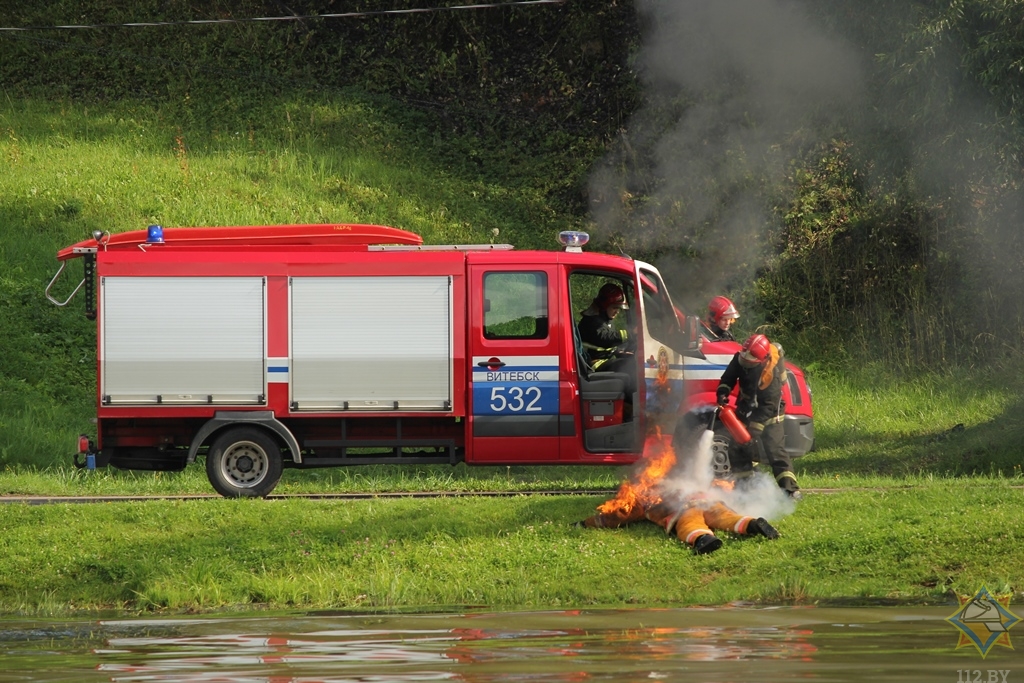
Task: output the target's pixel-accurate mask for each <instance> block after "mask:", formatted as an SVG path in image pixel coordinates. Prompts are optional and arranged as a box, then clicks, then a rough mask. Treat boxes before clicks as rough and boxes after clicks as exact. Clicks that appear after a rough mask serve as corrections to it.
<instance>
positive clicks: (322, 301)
mask: <svg viewBox="0 0 1024 683" xmlns="http://www.w3.org/2000/svg"><path fill="white" fill-rule="evenodd" d="M451 300H452V294H451V278H449V277H447V276H437V277H435V276H423V277H418V276H410V277H294V278H292V279H291V311H292V321H291V349H292V386H291V390H292V407H293V410H300V411H301V410H311V411H332V412H333V411H343V410H362V411H393V410H403V411H404V410H411V411H419V410H439V411H450V410H451V409H452V407H451V403H452V388H451V387H452V360H451V353H452V329H451V328H452V316H451V307H452V303H451Z"/></svg>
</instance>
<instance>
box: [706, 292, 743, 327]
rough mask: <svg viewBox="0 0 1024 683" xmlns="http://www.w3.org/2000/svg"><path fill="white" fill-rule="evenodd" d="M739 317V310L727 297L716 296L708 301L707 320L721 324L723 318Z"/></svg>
mask: <svg viewBox="0 0 1024 683" xmlns="http://www.w3.org/2000/svg"><path fill="white" fill-rule="evenodd" d="M738 317H740V314H739V311H737V310H736V307H735V306H734V305H733V303H732V302H731V301H729V299H727V298H725V297H724V296H716V297H715V298H714V299H712V300H711V301H710V302H708V320H710V321H711V322H713V323H714V324H716V325H718V326H719V327H721V326H722V321H723V320H735V319H736V318H738Z"/></svg>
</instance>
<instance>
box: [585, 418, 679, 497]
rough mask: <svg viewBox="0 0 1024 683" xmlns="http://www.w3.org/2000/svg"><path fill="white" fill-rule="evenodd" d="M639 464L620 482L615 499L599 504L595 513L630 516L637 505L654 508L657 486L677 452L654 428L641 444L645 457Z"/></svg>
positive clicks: (674, 461)
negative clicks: (639, 465) (637, 468)
mask: <svg viewBox="0 0 1024 683" xmlns="http://www.w3.org/2000/svg"><path fill="white" fill-rule="evenodd" d="M640 462H641V463H644V464H643V466H642V468H641V469H640V471H639V472H638V473H637V474H634V475H633V476H632V477H630V478H629V479H627V480H626V481H624V482H622V485H621V486H619V491H618V493H616V494H615V497H614V498H612V499H611V500H609V501H607V502H605V503H602V504H601V505H599V506H598V507H597V511H598V512H600V513H602V514H608V513H613V512H622V513H629V511H630V510H632V509H633V508H634V507H636V506H637V505H642V506H644V507H649V506H651V505H656V504H657V503H658V502H659V501H660V500H661V494H660V493H659V492H658V483H659V482H660V481H661V480H662V479H664V478H665V475H666V474H668V472H669V470H671V469H672V466H673V465H675V464H676V452H675V449H673V448H672V440H671V439H670V438H665V437H664V436H662V433H661V429H659V428H655V430H654V432H653V433H652V434H650V435H649V436H648V437H647V441H645V442H644V455H643V458H642V459H641V461H640Z"/></svg>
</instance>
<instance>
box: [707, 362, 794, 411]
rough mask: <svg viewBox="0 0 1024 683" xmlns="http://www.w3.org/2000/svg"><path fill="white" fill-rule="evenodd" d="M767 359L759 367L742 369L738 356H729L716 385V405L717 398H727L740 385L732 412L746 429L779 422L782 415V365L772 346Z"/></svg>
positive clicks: (784, 405)
mask: <svg viewBox="0 0 1024 683" xmlns="http://www.w3.org/2000/svg"><path fill="white" fill-rule="evenodd" d="M770 353H771V355H770V357H769V358H768V359H767V360H766V361H765V362H764V363H763V364H761V365H755V366H754V367H752V368H746V367H743V365H742V364H741V363H740V354H739V353H736V354H735V355H733V357H732V360H731V361H729V365H728V366H727V367H726V368H725V372H724V373H723V374H722V379H721V381H720V382H719V384H718V392H717V393H718V396H719V403H721V402H722V400H721V397H723V396H725V397H728V396H729V394H731V393H732V390H733V387H735V386H736V384H737V382H738V383H739V385H740V395H739V399H738V400H737V401H736V412H737V413H739V415H740V416H741V417H745V418H746V421H747V422H748V424H749V426H753V427H755V429H756V428H757V426H758V425H760V426H761V427H762V428H763V427H764V426H765V425H766V424H769V423H770V422H771V421H773V420H775V421H780V422H781V420H782V416H784V415H785V413H786V404H785V402H784V401H783V400H782V382H783V380H784V379H785V378H784V375H785V372H786V370H785V365H784V364H783V362H782V357H781V355H780V354H779V349H778V347H777V346H776V345H774V344H772V346H771V350H770Z"/></svg>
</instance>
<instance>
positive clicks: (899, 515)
mask: <svg viewBox="0 0 1024 683" xmlns="http://www.w3.org/2000/svg"><path fill="white" fill-rule="evenodd" d="M602 500H603V498H602V497H586V496H584V497H567V496H543V497H530V496H522V497H513V498H507V499H500V500H494V499H486V500H485V499H457V498H449V499H431V500H410V499H386V500H360V501H344V502H338V501H306V500H289V501H261V500H223V499H213V500H200V501H151V502H144V503H115V504H104V505H50V506H28V505H7V506H5V507H4V508H2V510H0V551H2V552H0V612H2V613H34V614H42V613H68V612H75V611H80V610H99V609H121V610H128V611H148V610H158V611H165V610H170V611H182V610H185V611H196V610H223V609H228V608H230V609H238V608H249V609H251V608H265V609H287V608H317V609H323V608H338V609H384V610H388V609H442V608H444V609H449V608H453V607H456V608H457V607H465V606H487V607H492V608H523V607H525V608H549V607H556V606H558V607H581V606H622V605H637V604H640V605H648V606H653V605H665V606H668V605H690V604H719V603H725V602H730V601H735V600H748V601H757V602H765V603H801V602H809V601H821V600H824V601H828V600H843V601H847V600H854V601H857V600H861V601H864V602H870V601H872V600H876V599H879V598H884V599H890V600H905V601H913V602H941V601H944V600H947V599H948V598H949V594H950V591H956V592H960V593H971V592H974V591H975V590H977V588H978V587H979V586H981V585H987V586H988V587H989V588H990V589H991V590H993V591H1000V592H1006V591H1012V590H1019V587H1020V586H1021V585H1022V584H1021V581H1022V579H1024V576H1022V569H1021V565H1020V562H1019V547H1020V544H1021V542H1022V541H1024V531H1022V530H1021V528H1020V525H1019V524H1017V523H1016V517H1017V510H1018V509H1019V505H1020V500H1021V491H1020V490H1019V489H1015V488H1012V487H1010V486H1008V485H1007V484H1006V483H1003V484H994V483H992V482H987V483H985V484H984V485H963V484H961V483H957V482H941V483H940V482H933V483H931V484H928V485H926V486H924V487H921V488H917V489H912V490H895V491H883V492H877V491H873V492H864V491H848V492H844V493H839V494H831V495H822V494H818V495H811V496H808V497H807V498H806V499H805V500H804V502H802V503H801V504H800V505H799V507H798V508H797V511H796V513H795V514H793V515H791V516H789V517H786V518H784V519H781V520H779V521H778V522H777V525H778V528H779V530H780V532H781V533H782V538H780V539H779V540H777V541H767V540H764V539H761V538H739V537H734V536H731V535H730V534H722V535H723V536H724V537H725V541H726V542H725V546H724V547H723V548H722V549H721V550H719V551H718V552H716V553H715V554H713V555H710V556H706V557H697V556H694V555H692V554H691V553H690V552H689V550H688V549H687V548H685V547H683V546H682V545H681V544H680V543H679V542H678V541H677V540H675V539H672V538H669V537H667V536H666V535H665V534H664V532H663V531H662V530H661V529H660V528H658V527H655V526H654V525H652V524H649V523H642V524H637V525H633V526H630V527H626V528H623V529H619V530H596V529H575V528H572V527H570V523H571V522H573V521H575V520H577V519H580V518H582V517H585V516H587V515H589V514H590V513H591V512H592V511H593V508H594V506H595V505H597V504H599V503H600V502H601V501H602ZM951 501H956V505H951V504H950V503H951ZM980 548H983V549H984V552H979V549H980Z"/></svg>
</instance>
